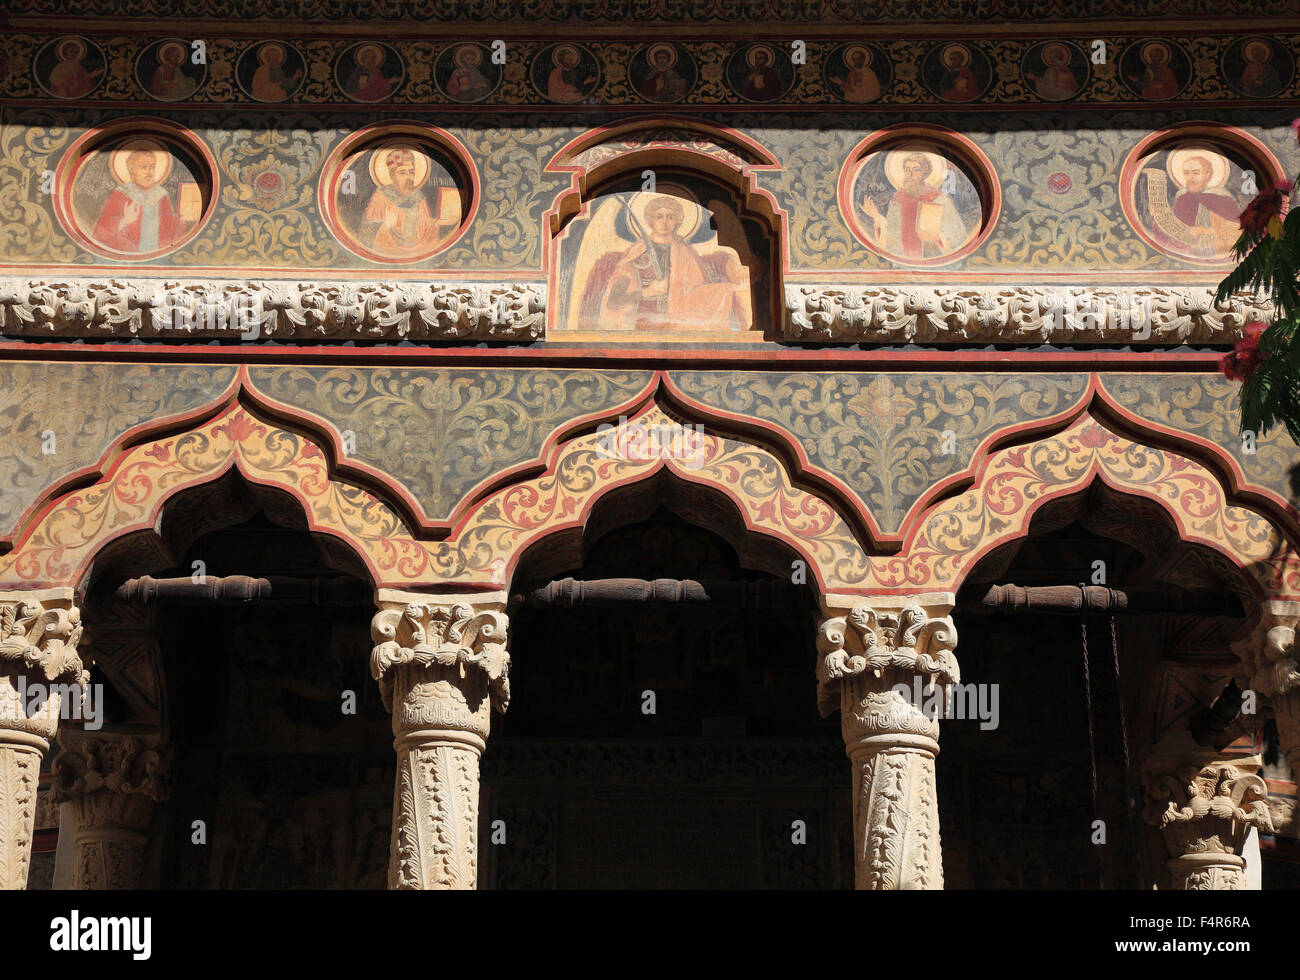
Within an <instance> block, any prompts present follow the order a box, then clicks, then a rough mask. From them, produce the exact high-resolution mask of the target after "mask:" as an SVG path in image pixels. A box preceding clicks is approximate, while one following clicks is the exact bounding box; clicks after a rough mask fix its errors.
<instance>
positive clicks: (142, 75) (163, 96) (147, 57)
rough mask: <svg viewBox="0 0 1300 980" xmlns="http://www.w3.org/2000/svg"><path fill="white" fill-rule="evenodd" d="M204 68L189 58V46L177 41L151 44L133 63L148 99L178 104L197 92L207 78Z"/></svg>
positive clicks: (137, 77) (205, 66) (169, 39)
mask: <svg viewBox="0 0 1300 980" xmlns="http://www.w3.org/2000/svg"><path fill="white" fill-rule="evenodd" d="M207 72H208V68H207V65H196V64H193V63H192V62H191V59H190V46H189V43H188V42H186V41H182V40H180V39H178V38H168V39H165V40H162V41H155V42H154V43H153V44H151V45H149V46H148V47H147V48H145V49H144V50H143V51H141V52H140V57H139V58H137V59H136V62H135V77H136V81H137V82H139V83H140V87H141V88H142V89H144V90H145V91H146V92H147V93H149V96H150V98H154V99H157V100H158V101H160V102H179V101H180V100H181V99H188V98H189V97H190V96H191V95H193V94H194V93H195V92H197V91H198V90H199V88H200V87H201V86H202V85H203V82H204V80H205V79H206V78H207Z"/></svg>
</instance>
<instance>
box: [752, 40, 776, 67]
mask: <svg viewBox="0 0 1300 980" xmlns="http://www.w3.org/2000/svg"><path fill="white" fill-rule="evenodd" d="M760 51H766V52H767V67H769V68H771V67H772V66H773V65H775V64H776V52H774V51H773V50H772V49H771V47H769V46H768V45H766V44H755V45H754V46H753V47H752V48H750V49H749V50H748V51H746V52H745V64H747V65H749V67H750V68H753V67H754V62H755V61H757V60H758V53H759V52H760Z"/></svg>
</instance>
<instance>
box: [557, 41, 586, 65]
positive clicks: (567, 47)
mask: <svg viewBox="0 0 1300 980" xmlns="http://www.w3.org/2000/svg"><path fill="white" fill-rule="evenodd" d="M566 51H568V52H572V53H573V57H574V59H575V60H576V61H577V62H581V61H582V55H581V53H579V51H578V49H577V48H576V47H575V46H574V45H572V44H557V45H556V46H555V50H554V51H552V52H551V64H553V65H554V66H555V67H556V68H559V67H560V55H561V54H562V53H564V52H566Z"/></svg>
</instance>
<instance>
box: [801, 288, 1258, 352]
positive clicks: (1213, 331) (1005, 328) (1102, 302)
mask: <svg viewBox="0 0 1300 980" xmlns="http://www.w3.org/2000/svg"><path fill="white" fill-rule="evenodd" d="M785 312H786V323H785V336H786V339H788V340H802V341H825V342H840V343H883V344H905V343H920V344H956V343H980V342H982V343H1016V344H1018V343H1026V342H1036V343H1051V344H1082V343H1087V344H1114V345H1127V344H1181V343H1198V344H1211V343H1213V344H1229V343H1235V342H1236V341H1237V340H1240V339H1241V330H1242V327H1243V326H1245V324H1246V323H1247V322H1248V321H1250V320H1267V319H1268V318H1269V317H1270V316H1271V313H1272V309H1271V307H1270V306H1269V305H1267V304H1265V303H1257V302H1254V301H1249V300H1245V299H1235V298H1234V299H1233V300H1231V301H1230V302H1229V303H1227V304H1225V305H1223V306H1220V305H1217V304H1216V303H1215V302H1214V288H1213V287H1212V286H1185V287H1184V286H1177V287H1170V286H1055V285H1028V286H1001V285H986V286H984V285H982V286H963V285H951V286H948V285H944V286H888V285H870V286H844V285H809V284H803V283H796V284H789V285H787V286H786V287H785Z"/></svg>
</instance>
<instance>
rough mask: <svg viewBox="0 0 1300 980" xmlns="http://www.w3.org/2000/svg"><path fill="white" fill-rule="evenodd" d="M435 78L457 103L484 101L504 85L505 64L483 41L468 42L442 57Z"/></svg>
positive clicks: (434, 74) (458, 45) (443, 91)
mask: <svg viewBox="0 0 1300 980" xmlns="http://www.w3.org/2000/svg"><path fill="white" fill-rule="evenodd" d="M433 78H434V81H435V82H436V83H437V85H438V88H439V89H440V90H441V91H442V93H443V94H444V95H445V96H447V98H449V99H452V100H453V101H455V102H482V101H483V100H484V99H486V98H487V97H488V96H489V95H491V94H492V93H493V92H495V91H496V89H497V86H498V85H500V84H501V66H500V65H494V64H493V63H492V52H491V50H490V49H489V48H487V47H486V46H484V45H482V44H474V43H471V42H466V43H464V44H457V45H455V46H454V47H451V48H447V49H446V50H445V51H443V52H442V54H441V55H439V56H438V61H437V63H436V64H435V65H434V69H433Z"/></svg>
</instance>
